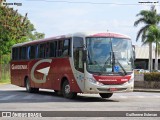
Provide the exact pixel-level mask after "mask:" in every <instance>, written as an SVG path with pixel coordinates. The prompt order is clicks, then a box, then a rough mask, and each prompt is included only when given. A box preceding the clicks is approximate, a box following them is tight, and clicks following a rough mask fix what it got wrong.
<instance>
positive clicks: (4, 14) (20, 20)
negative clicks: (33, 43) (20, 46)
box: [0, 0, 45, 78]
mask: <svg viewBox="0 0 160 120" xmlns="http://www.w3.org/2000/svg"><path fill="white" fill-rule="evenodd" d="M1 3H2V0H0V78H1V63H2V60H1V58H2V56H3V55H7V54H10V52H11V46H13V45H14V44H17V43H21V42H25V41H30V40H34V39H37V38H38V39H40V38H44V36H45V34H44V33H38V32H37V31H36V29H35V28H34V25H33V24H32V23H31V22H30V21H29V19H28V17H27V13H26V14H25V16H22V15H21V14H19V13H18V10H14V9H13V8H9V7H8V6H2V5H1Z"/></svg>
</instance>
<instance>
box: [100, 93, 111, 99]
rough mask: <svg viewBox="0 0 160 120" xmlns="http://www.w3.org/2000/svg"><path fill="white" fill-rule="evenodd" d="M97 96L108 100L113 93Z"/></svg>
mask: <svg viewBox="0 0 160 120" xmlns="http://www.w3.org/2000/svg"><path fill="white" fill-rule="evenodd" d="M99 95H100V96H101V97H102V98H110V97H111V96H112V95H113V93H99Z"/></svg>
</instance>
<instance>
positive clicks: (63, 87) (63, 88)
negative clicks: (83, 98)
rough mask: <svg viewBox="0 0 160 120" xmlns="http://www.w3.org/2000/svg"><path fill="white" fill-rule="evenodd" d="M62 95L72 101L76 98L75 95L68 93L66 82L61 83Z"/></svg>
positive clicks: (67, 83) (68, 87) (68, 86)
mask: <svg viewBox="0 0 160 120" xmlns="http://www.w3.org/2000/svg"><path fill="white" fill-rule="evenodd" d="M62 94H63V96H64V97H65V98H69V99H73V98H75V97H76V96H77V93H75V92H71V91H70V85H69V82H68V81H67V80H65V81H64V82H63V86H62Z"/></svg>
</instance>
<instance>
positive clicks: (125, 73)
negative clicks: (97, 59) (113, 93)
mask: <svg viewBox="0 0 160 120" xmlns="http://www.w3.org/2000/svg"><path fill="white" fill-rule="evenodd" d="M117 63H118V64H119V66H120V67H121V68H122V70H123V72H124V75H127V72H126V70H125V69H124V67H123V66H122V65H121V63H120V62H119V61H118V60H117Z"/></svg>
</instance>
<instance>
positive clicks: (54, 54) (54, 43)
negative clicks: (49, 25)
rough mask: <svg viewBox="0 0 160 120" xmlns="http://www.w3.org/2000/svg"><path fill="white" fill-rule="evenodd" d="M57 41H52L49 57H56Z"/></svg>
mask: <svg viewBox="0 0 160 120" xmlns="http://www.w3.org/2000/svg"><path fill="white" fill-rule="evenodd" d="M56 48H57V41H54V42H50V49H49V50H50V53H49V57H56Z"/></svg>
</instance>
